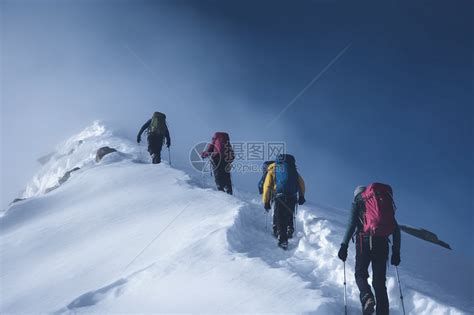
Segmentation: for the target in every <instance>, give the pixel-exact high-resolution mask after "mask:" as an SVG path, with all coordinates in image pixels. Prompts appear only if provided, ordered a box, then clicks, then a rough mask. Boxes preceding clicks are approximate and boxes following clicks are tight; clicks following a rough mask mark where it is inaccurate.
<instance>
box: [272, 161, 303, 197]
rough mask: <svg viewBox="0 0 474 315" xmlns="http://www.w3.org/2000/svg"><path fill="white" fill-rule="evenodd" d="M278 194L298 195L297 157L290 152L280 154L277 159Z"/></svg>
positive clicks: (276, 178) (286, 195)
mask: <svg viewBox="0 0 474 315" xmlns="http://www.w3.org/2000/svg"><path fill="white" fill-rule="evenodd" d="M275 180H276V195H277V197H278V196H285V197H289V196H296V194H297V193H298V172H297V171H296V163H295V158H294V157H293V156H292V155H290V154H280V155H279V156H278V157H277V158H276V160H275Z"/></svg>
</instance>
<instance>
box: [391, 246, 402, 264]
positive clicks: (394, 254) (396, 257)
mask: <svg viewBox="0 0 474 315" xmlns="http://www.w3.org/2000/svg"><path fill="white" fill-rule="evenodd" d="M390 263H391V264H392V265H394V266H398V265H400V253H399V252H397V251H393V249H392V259H390Z"/></svg>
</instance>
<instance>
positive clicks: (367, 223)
mask: <svg viewBox="0 0 474 315" xmlns="http://www.w3.org/2000/svg"><path fill="white" fill-rule="evenodd" d="M362 199H363V200H364V203H365V213H364V218H363V221H364V222H363V223H364V227H363V232H364V233H365V234H369V235H371V236H389V235H390V234H392V233H393V232H394V231H395V227H396V224H397V223H396V220H395V210H396V207H395V202H394V200H393V192H392V187H390V186H389V185H385V184H381V183H373V184H371V185H369V186H368V187H367V188H366V189H365V191H364V192H363V193H362Z"/></svg>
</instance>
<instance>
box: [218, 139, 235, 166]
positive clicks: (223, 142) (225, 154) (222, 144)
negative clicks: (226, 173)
mask: <svg viewBox="0 0 474 315" xmlns="http://www.w3.org/2000/svg"><path fill="white" fill-rule="evenodd" d="M212 145H213V147H214V153H218V154H219V155H220V157H221V159H223V160H224V161H226V162H227V163H232V162H233V161H234V158H235V156H234V150H233V149H232V145H231V144H230V139H229V134H228V133H227V132H216V133H215V134H214V136H213V137H212Z"/></svg>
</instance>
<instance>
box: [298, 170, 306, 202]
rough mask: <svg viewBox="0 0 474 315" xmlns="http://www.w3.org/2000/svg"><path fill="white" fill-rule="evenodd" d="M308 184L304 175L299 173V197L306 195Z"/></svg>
mask: <svg viewBox="0 0 474 315" xmlns="http://www.w3.org/2000/svg"><path fill="white" fill-rule="evenodd" d="M305 191H306V186H305V183H304V179H303V177H301V175H300V174H299V173H298V193H299V197H304V194H305Z"/></svg>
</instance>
